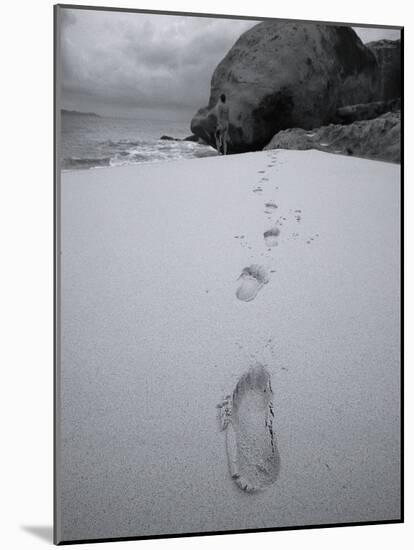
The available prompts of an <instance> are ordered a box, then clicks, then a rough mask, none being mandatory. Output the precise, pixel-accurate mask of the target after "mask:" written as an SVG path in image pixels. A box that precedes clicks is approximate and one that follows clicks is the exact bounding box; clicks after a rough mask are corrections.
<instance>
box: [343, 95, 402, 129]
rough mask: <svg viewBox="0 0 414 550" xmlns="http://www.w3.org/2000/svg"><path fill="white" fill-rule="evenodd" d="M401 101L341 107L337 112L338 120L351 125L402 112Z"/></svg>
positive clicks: (393, 100) (392, 100) (374, 102)
mask: <svg viewBox="0 0 414 550" xmlns="http://www.w3.org/2000/svg"><path fill="white" fill-rule="evenodd" d="M400 110H401V100H400V99H391V100H388V101H373V102H372V103H358V104H357V105H347V106H346V107H340V108H339V109H338V111H337V115H338V118H339V119H340V121H341V122H343V123H344V124H350V123H351V122H355V121H356V120H370V119H372V118H377V117H378V116H380V115H383V114H384V113H388V112H390V111H400Z"/></svg>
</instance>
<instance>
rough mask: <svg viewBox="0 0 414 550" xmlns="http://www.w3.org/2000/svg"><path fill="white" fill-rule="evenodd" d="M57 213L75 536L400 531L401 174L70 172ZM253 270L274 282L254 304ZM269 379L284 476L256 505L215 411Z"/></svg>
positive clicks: (306, 160)
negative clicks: (240, 387)
mask: <svg viewBox="0 0 414 550" xmlns="http://www.w3.org/2000/svg"><path fill="white" fill-rule="evenodd" d="M61 201H62V202H61V206H62V250H61V290H62V295H61V333H62V342H61V352H62V356H61V395H60V398H61V407H62V409H61V414H60V419H59V429H60V433H61V440H60V446H59V448H58V463H59V465H58V473H59V479H60V482H59V489H58V495H59V508H60V510H61V517H60V518H58V536H59V538H61V539H63V540H66V541H68V540H73V539H91V538H110V537H120V536H122V537H127V536H148V535H160V534H173V533H190V532H208V531H225V530H239V529H260V528H276V527H284V526H298V525H312V524H313V525H315V524H330V523H340V522H360V521H381V520H392V519H398V518H399V517H400V462H399V459H400V416H399V413H400V402H399V396H400V378H399V374H400V166H399V165H396V164H389V163H384V162H375V161H369V160H362V159H357V158H351V157H345V156H337V155H331V154H326V153H323V152H320V151H313V150H312V151H281V150H279V151H264V152H259V153H246V154H243V155H233V156H229V157H216V158H204V159H196V160H182V161H180V160H179V161H172V162H164V163H158V164H147V165H145V164H142V165H139V166H126V167H119V168H102V169H94V170H84V171H76V172H64V173H63V174H62V182H61ZM265 235H266V238H265ZM250 266H259V267H260V268H263V270H264V272H265V273H266V277H268V280H267V281H266V284H263V285H262V286H261V287H260V289H256V290H258V291H257V292H253V293H251V294H249V297H250V298H251V299H250V300H249V301H244V300H243V299H238V297H237V296H236V292H237V291H238V289H239V287H240V284H241V280H240V279H239V277H240V275H241V274H242V273H244V274H246V273H251V272H252V268H251V267H250ZM246 268H248V269H247V271H243V270H246ZM255 269H256V270H257V271H259V268H255ZM248 291H249V292H250V290H249V289H248ZM238 295H239V296H246V292H245V293H243V292H240V291H239V293H238ZM257 362H259V363H260V364H262V365H263V366H265V368H266V371H267V372H268V373H269V375H270V376H271V380H272V389H273V406H274V421H273V431H274V434H275V437H276V440H277V446H278V452H279V456H280V471H279V473H278V477H277V479H276V481H275V482H274V483H273V484H272V485H270V486H268V487H266V488H265V489H264V490H263V491H258V492H255V493H250V494H247V493H245V492H243V491H241V490H240V488H239V487H238V486H237V485H236V484H235V483H234V482H233V481H232V479H231V477H230V473H229V467H228V463H227V456H226V443H225V433H224V432H223V431H221V430H220V425H219V421H218V418H217V412H218V410H217V408H216V405H217V404H218V403H219V402H221V401H222V400H223V398H224V397H225V396H226V395H227V394H229V393H230V392H232V391H233V389H234V388H235V386H236V384H237V382H238V380H239V379H240V377H241V376H242V375H243V374H244V373H245V372H246V371H247V370H248V369H249V368H250V367H251V366H252V365H254V364H256V363H257Z"/></svg>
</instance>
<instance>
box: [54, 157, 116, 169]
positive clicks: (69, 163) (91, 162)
mask: <svg viewBox="0 0 414 550" xmlns="http://www.w3.org/2000/svg"><path fill="white" fill-rule="evenodd" d="M110 162H111V157H101V158H95V157H94V158H79V157H70V158H65V159H63V161H62V168H64V169H73V168H94V167H97V166H110Z"/></svg>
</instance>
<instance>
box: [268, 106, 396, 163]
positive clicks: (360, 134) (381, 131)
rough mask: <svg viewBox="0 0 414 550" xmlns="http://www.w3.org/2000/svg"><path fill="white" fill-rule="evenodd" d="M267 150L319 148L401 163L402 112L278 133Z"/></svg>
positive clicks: (331, 151)
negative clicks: (348, 122) (349, 122)
mask: <svg viewBox="0 0 414 550" xmlns="http://www.w3.org/2000/svg"><path fill="white" fill-rule="evenodd" d="M265 149H297V150H306V149H318V150H320V151H325V152H330V153H338V154H343V155H354V156H356V157H363V158H368V159H376V160H385V161H388V162H400V156H401V153H400V151H401V113H400V112H399V111H396V112H389V113H386V114H383V115H381V116H379V117H377V118H374V119H372V120H360V121H357V122H353V123H352V124H347V125H341V124H330V125H328V126H322V127H321V128H317V129H314V130H312V131H309V130H303V129H302V128H291V129H289V130H283V131H281V132H278V133H277V134H276V135H275V136H274V137H273V139H272V140H271V141H270V143H269V144H268V145H267V146H266V147H265Z"/></svg>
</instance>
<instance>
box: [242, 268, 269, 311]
mask: <svg viewBox="0 0 414 550" xmlns="http://www.w3.org/2000/svg"><path fill="white" fill-rule="evenodd" d="M239 280H241V284H240V286H239V288H238V289H237V291H236V296H237V298H238V299H239V300H242V301H243V302H250V301H251V300H254V299H255V298H256V296H257V293H258V292H259V290H260V289H261V288H262V287H263V285H266V284H267V283H268V282H269V274H268V272H267V270H266V268H264V267H263V266H262V265H259V264H252V265H251V266H249V267H245V268H244V269H243V271H242V273H241V275H240V277H239Z"/></svg>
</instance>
